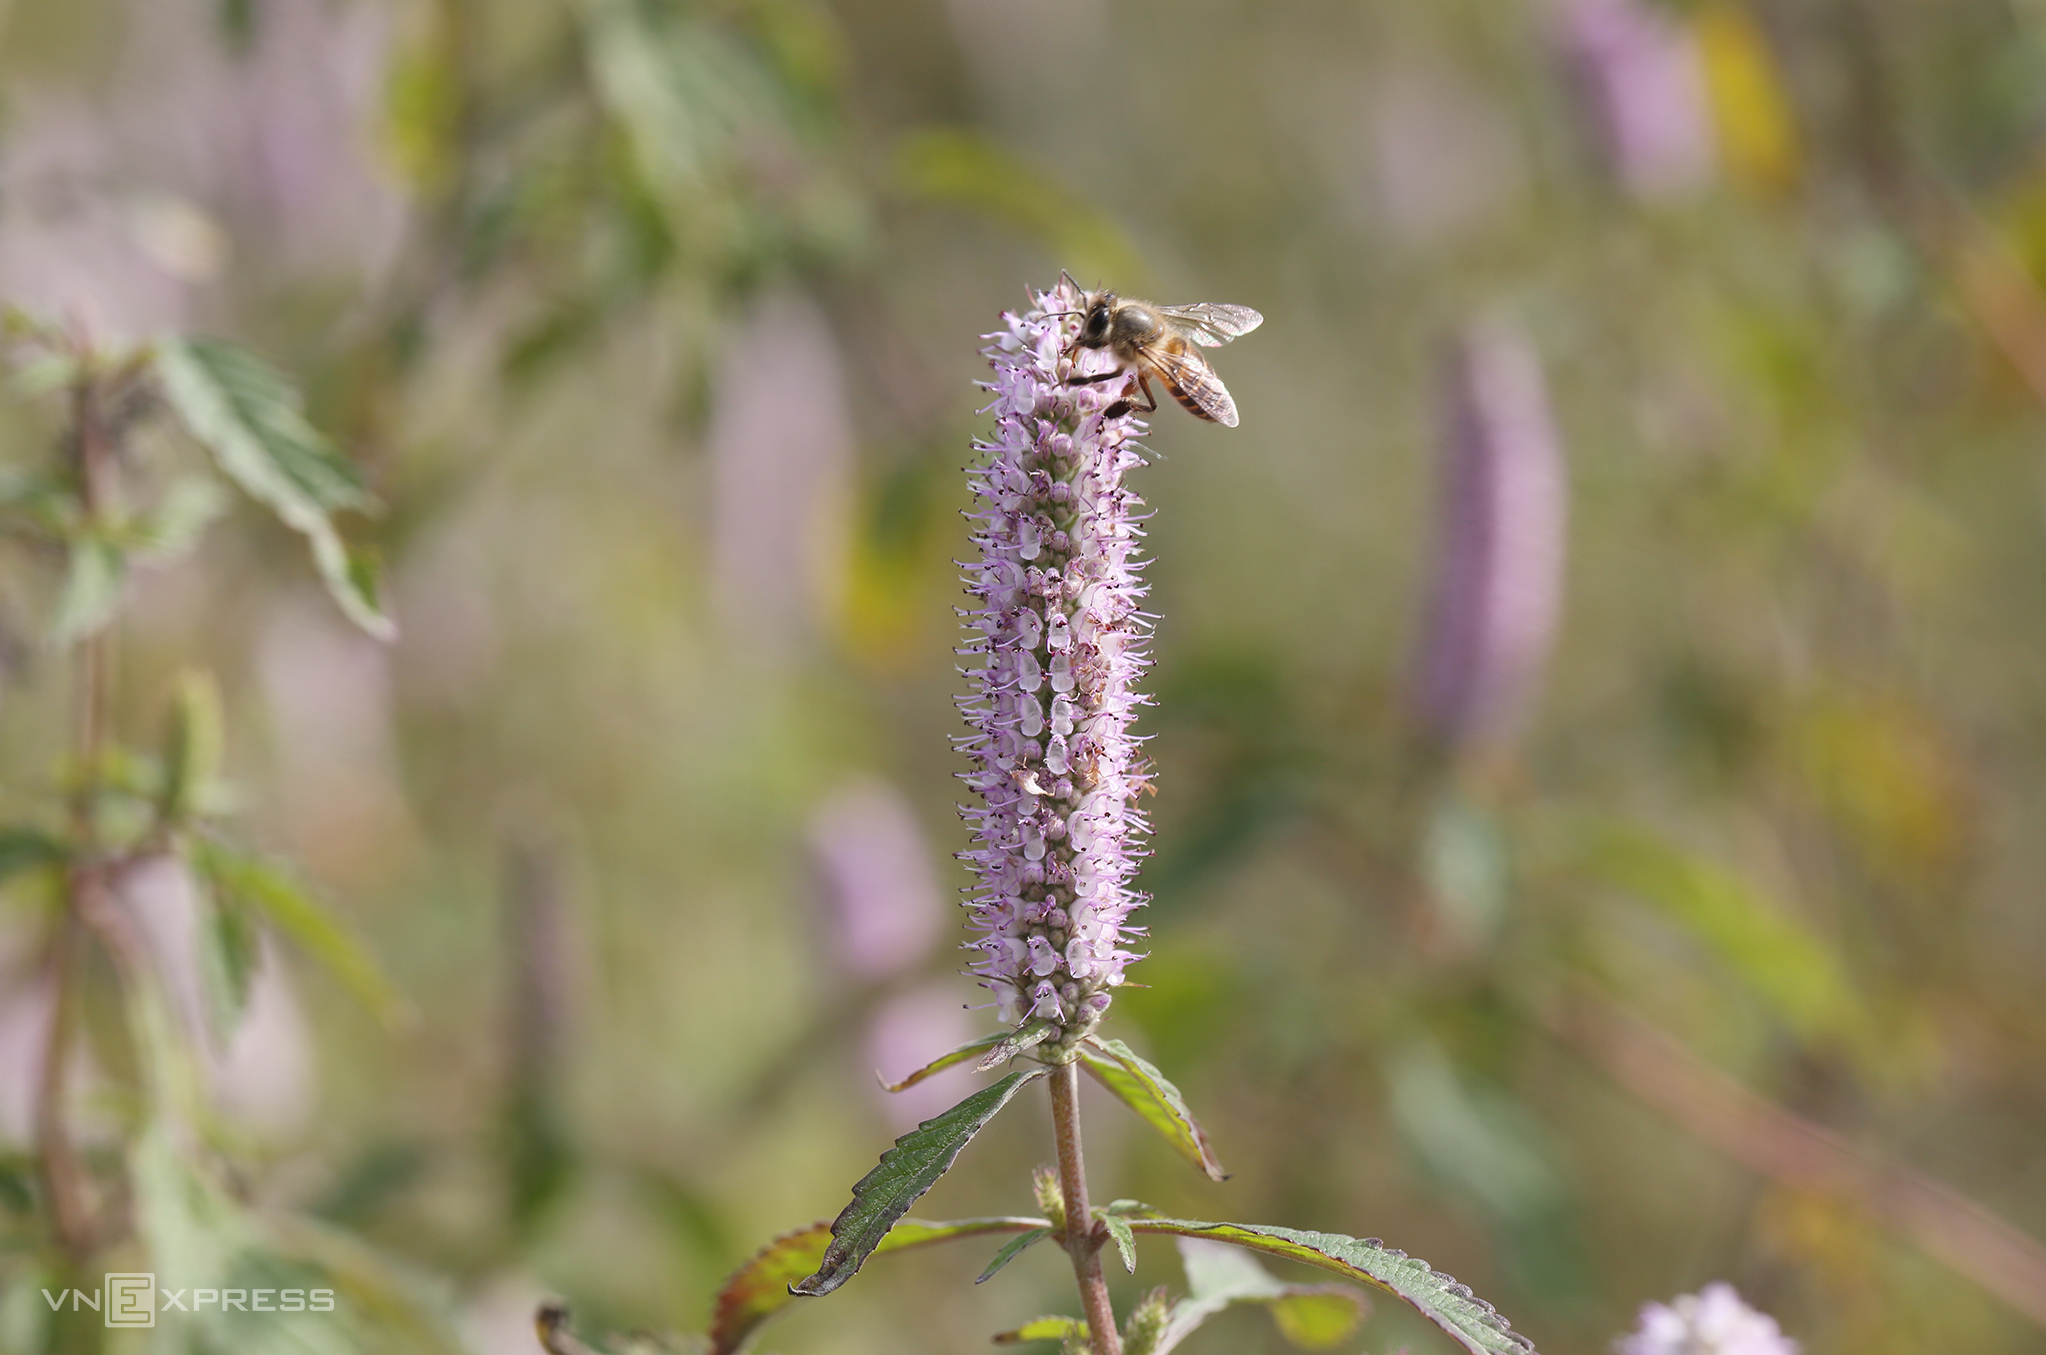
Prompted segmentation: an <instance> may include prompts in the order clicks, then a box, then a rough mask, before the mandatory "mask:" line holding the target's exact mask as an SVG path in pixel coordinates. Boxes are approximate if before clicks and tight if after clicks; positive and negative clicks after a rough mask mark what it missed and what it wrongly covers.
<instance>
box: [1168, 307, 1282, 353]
mask: <svg viewBox="0 0 2046 1355" xmlns="http://www.w3.org/2000/svg"><path fill="white" fill-rule="evenodd" d="M1152 309H1153V310H1155V311H1157V312H1158V313H1159V314H1160V315H1162V316H1164V317H1165V318H1166V319H1168V320H1170V321H1172V322H1173V323H1174V324H1175V325H1177V326H1179V328H1180V329H1182V330H1184V331H1186V337H1188V338H1189V339H1192V340H1193V341H1194V342H1195V343H1197V344H1199V345H1200V346H1201V347H1203V348H1220V347H1221V346H1222V345H1223V344H1225V343H1228V342H1229V341H1230V340H1231V339H1234V338H1237V337H1238V336H1240V335H1244V334H1248V333H1250V331H1252V330H1253V329H1256V328H1257V327H1258V326H1259V325H1261V324H1263V323H1264V322H1265V318H1264V317H1263V316H1262V315H1259V314H1258V313H1257V312H1256V311H1254V310H1252V309H1251V308H1250V307H1248V306H1224V305H1220V304H1218V303H1216V302H1213V301H1197V302H1195V303H1194V304H1193V305H1191V306H1154V307H1152Z"/></svg>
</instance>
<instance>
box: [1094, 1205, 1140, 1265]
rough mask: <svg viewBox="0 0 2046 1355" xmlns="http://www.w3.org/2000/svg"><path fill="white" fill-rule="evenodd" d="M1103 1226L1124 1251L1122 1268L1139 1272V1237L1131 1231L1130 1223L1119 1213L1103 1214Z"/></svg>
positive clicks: (1117, 1245) (1119, 1248)
mask: <svg viewBox="0 0 2046 1355" xmlns="http://www.w3.org/2000/svg"><path fill="white" fill-rule="evenodd" d="M1101 1226H1102V1227H1104V1228H1106V1229H1107V1230H1108V1235H1109V1236H1110V1237H1112V1238H1114V1239H1115V1249H1116V1250H1117V1251H1119V1252H1121V1253H1122V1268H1123V1269H1124V1270H1126V1271H1128V1272H1129V1273H1130V1274H1132V1275H1134V1274H1136V1273H1137V1239H1136V1238H1135V1236H1133V1235H1132V1234H1131V1232H1130V1223H1129V1220H1128V1219H1126V1218H1123V1217H1121V1216H1120V1215H1118V1214H1103V1215H1102V1216H1101Z"/></svg>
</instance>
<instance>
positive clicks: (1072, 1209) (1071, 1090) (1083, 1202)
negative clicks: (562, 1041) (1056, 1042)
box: [1048, 1063, 1122, 1355]
mask: <svg viewBox="0 0 2046 1355" xmlns="http://www.w3.org/2000/svg"><path fill="white" fill-rule="evenodd" d="M1048 1080H1049V1081H1050V1083H1051V1127H1052V1135H1053V1137H1054V1138H1055V1139H1056V1140H1057V1142H1058V1154H1059V1190H1060V1192H1061V1193H1062V1194H1063V1195H1064V1196H1065V1197H1066V1253H1067V1254H1068V1255H1069V1256H1071V1257H1072V1258H1073V1278H1074V1279H1075V1280H1077V1281H1078V1282H1079V1285H1080V1305H1081V1307H1082V1308H1083V1309H1085V1310H1086V1314H1087V1330H1088V1333H1089V1334H1090V1335H1091V1337H1092V1338H1093V1346H1094V1355H1122V1337H1121V1336H1120V1335H1119V1334H1118V1333H1117V1331H1116V1326H1115V1308H1114V1306H1113V1305H1112V1304H1110V1303H1109V1301H1108V1280H1107V1278H1106V1277H1105V1276H1104V1275H1103V1274H1102V1273H1101V1243H1102V1239H1101V1238H1099V1237H1097V1236H1095V1233H1094V1211H1093V1208H1092V1207H1091V1206H1090V1205H1089V1204H1088V1203H1087V1172H1086V1163H1085V1162H1084V1161H1083V1159H1082V1158H1081V1155H1080V1066H1079V1064H1077V1063H1062V1064H1058V1065H1056V1066H1054V1067H1053V1068H1052V1070H1051V1077H1050V1078H1049V1079H1048Z"/></svg>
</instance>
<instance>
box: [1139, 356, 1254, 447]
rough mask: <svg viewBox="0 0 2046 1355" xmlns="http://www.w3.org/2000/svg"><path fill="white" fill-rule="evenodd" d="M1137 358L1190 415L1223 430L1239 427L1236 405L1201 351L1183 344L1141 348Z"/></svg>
mask: <svg viewBox="0 0 2046 1355" xmlns="http://www.w3.org/2000/svg"><path fill="white" fill-rule="evenodd" d="M1137 356H1138V357H1139V358H1140V359H1142V361H1143V362H1144V364H1145V365H1146V366H1148V367H1149V368H1150V369H1151V370H1152V371H1154V372H1156V373H1157V374H1158V379H1159V380H1161V381H1163V382H1164V383H1165V385H1166V387H1167V388H1168V389H1169V390H1171V392H1172V398H1173V399H1175V400H1177V401H1179V403H1180V405H1181V406H1182V407H1183V408H1184V409H1185V410H1186V412H1187V413H1189V414H1192V415H1194V416H1195V417H1197V418H1202V419H1212V420H1213V421H1214V422H1216V423H1219V424H1221V425H1222V426H1223V427H1224V428H1234V427H1235V426H1236V402H1235V401H1234V400H1232V399H1230V398H1229V391H1228V389H1227V388H1226V387H1225V386H1223V384H1222V378H1220V377H1218V376H1216V375H1215V369H1214V368H1213V367H1210V366H1209V365H1208V360H1207V359H1206V358H1204V357H1202V356H1201V354H1200V350H1199V349H1196V348H1188V347H1186V346H1185V345H1184V344H1175V345H1171V346H1165V345H1155V346H1149V347H1144V348H1139V349H1138V350H1137Z"/></svg>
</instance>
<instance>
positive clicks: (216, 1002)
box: [194, 893, 262, 1046]
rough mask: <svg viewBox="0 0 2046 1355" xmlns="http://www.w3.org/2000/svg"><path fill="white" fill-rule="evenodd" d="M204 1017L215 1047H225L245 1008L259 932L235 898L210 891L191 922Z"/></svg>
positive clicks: (256, 953) (255, 961) (257, 957)
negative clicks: (194, 928)
mask: <svg viewBox="0 0 2046 1355" xmlns="http://www.w3.org/2000/svg"><path fill="white" fill-rule="evenodd" d="M194 925H196V926H197V927H198V928H199V938H198V941H199V944H198V951H199V976H200V982H201V984H202V986H203V990H204V992H205V995H206V1020H207V1026H208V1029H209V1030H210V1031H211V1033H212V1035H213V1040H214V1043H215V1044H216V1045H217V1046H225V1045H226V1043H227V1041H228V1039H229V1037H231V1036H232V1035H233V1034H234V1029H235V1027H236V1026H237V1025H239V1024H240V1023H241V1018H242V1013H243V1011H245V1010H246V1009H247V1007H248V1002H249V985H250V983H251V982H252V981H253V980H254V978H255V975H256V964H257V962H258V960H259V959H260V957H261V947H262V932H261V929H260V928H258V927H257V925H256V919H255V918H254V916H252V915H251V913H250V911H249V909H248V908H247V907H246V906H244V905H243V903H242V902H241V901H240V900H238V899H233V898H229V897H226V896H223V895H220V894H217V893H216V894H214V895H213V897H212V898H210V899H209V900H208V906H207V907H206V908H204V909H202V910H201V911H200V913H199V916H198V918H197V919H196V922H195V924H194Z"/></svg>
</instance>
